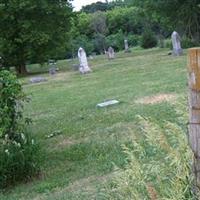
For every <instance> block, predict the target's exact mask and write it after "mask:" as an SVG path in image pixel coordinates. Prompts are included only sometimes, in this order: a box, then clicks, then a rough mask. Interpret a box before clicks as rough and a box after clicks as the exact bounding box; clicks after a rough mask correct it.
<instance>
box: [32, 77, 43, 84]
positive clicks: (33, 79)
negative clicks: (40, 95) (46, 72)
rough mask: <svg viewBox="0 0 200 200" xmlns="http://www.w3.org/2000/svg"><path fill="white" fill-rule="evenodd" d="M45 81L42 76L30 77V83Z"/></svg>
mask: <svg viewBox="0 0 200 200" xmlns="http://www.w3.org/2000/svg"><path fill="white" fill-rule="evenodd" d="M45 81H47V79H46V78H44V77H42V76H37V77H32V78H30V83H40V82H45Z"/></svg>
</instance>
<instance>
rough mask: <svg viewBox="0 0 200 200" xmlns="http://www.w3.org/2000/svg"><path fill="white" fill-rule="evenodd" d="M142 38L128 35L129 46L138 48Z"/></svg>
mask: <svg viewBox="0 0 200 200" xmlns="http://www.w3.org/2000/svg"><path fill="white" fill-rule="evenodd" d="M140 40H141V37H140V36H139V35H132V34H129V35H128V44H129V46H130V47H135V46H138V45H139V43H140Z"/></svg>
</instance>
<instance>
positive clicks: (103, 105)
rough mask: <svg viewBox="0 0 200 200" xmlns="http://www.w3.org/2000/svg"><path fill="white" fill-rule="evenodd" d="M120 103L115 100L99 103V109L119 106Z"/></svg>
mask: <svg viewBox="0 0 200 200" xmlns="http://www.w3.org/2000/svg"><path fill="white" fill-rule="evenodd" d="M118 103H119V101H117V100H115V99H113V100H109V101H105V102H103V103H99V104H97V107H99V108H103V107H107V106H111V105H115V104H118Z"/></svg>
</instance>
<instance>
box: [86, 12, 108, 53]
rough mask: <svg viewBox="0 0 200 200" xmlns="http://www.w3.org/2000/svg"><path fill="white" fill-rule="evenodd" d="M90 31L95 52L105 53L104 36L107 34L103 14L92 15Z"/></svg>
mask: <svg viewBox="0 0 200 200" xmlns="http://www.w3.org/2000/svg"><path fill="white" fill-rule="evenodd" d="M90 26H91V29H92V30H93V31H94V41H95V46H96V50H97V51H99V52H104V51H105V36H106V33H107V25H106V15H105V13H104V12H101V11H98V12H96V13H93V14H92V20H91V24H90Z"/></svg>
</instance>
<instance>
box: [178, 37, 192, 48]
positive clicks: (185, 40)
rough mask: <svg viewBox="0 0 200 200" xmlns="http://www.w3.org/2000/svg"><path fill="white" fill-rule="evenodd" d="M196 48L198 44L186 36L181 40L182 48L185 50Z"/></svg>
mask: <svg viewBox="0 0 200 200" xmlns="http://www.w3.org/2000/svg"><path fill="white" fill-rule="evenodd" d="M194 46H196V44H195V43H194V42H193V41H192V40H191V39H189V38H188V37H186V36H183V37H182V39H181V47H182V48H183V49H187V48H191V47H194Z"/></svg>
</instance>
